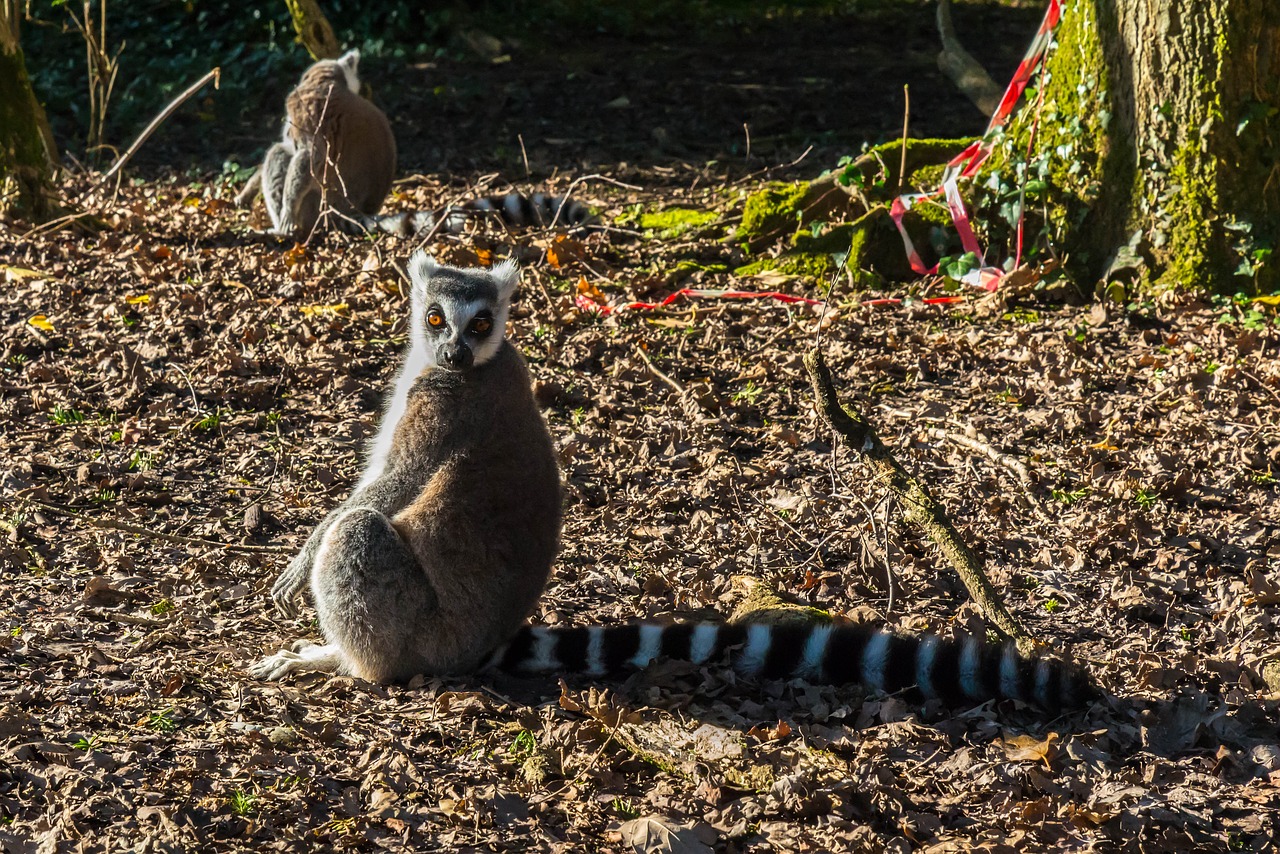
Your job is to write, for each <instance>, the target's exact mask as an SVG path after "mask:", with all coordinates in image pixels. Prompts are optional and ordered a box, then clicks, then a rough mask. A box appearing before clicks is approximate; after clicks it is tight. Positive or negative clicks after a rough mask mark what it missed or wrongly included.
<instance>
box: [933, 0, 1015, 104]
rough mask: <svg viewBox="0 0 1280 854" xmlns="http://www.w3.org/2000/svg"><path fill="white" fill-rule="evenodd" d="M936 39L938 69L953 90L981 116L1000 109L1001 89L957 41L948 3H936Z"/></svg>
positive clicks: (945, 1)
mask: <svg viewBox="0 0 1280 854" xmlns="http://www.w3.org/2000/svg"><path fill="white" fill-rule="evenodd" d="M938 37H939V38H940V39H941V40H942V52H941V53H939V54H938V68H939V70H941V71H942V73H943V74H945V75H947V77H949V78H951V82H952V83H955V84H956V88H958V89H959V90H960V91H961V92H962V93H964V96H965V97H966V98H968V99H969V100H970V101H972V102H973V103H974V106H976V107H977V108H978V109H979V110H982V112H983V114H984V115H988V116H989V115H991V114H993V113H994V112H995V111H996V108H997V107H999V106H1000V99H1001V98H1003V97H1004V90H1002V89H1001V88H1000V86H999V84H997V83H996V81H994V80H992V79H991V75H990V74H988V73H987V70H986V69H985V68H983V67H982V66H981V65H979V64H978V61H977V60H976V59H974V58H973V56H972V55H970V53H969V52H968V51H967V50H965V49H964V47H962V46H961V44H960V40H959V39H958V38H956V29H955V27H954V26H953V25H952V23H951V0H938Z"/></svg>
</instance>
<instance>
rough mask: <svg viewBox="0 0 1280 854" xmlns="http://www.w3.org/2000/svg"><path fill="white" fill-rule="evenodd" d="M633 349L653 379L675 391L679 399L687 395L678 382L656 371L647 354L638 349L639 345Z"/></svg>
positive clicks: (656, 367)
mask: <svg viewBox="0 0 1280 854" xmlns="http://www.w3.org/2000/svg"><path fill="white" fill-rule="evenodd" d="M634 349H635V351H636V355H638V356H639V357H640V358H641V359H643V360H644V363H645V365H646V366H647V367H648V368H649V371H650V372H651V373H652V374H653V375H654V376H655V377H657V378H658V379H660V380H662V381H663V382H664V383H666V384H667V385H669V386H671V387H672V388H673V389H675V392H676V394H678V395H680V396H681V397H684V396H685V394H687V392H686V391H685V388H684V386H682V385H680V383H679V382H677V381H676V380H673V379H672V378H671V377H669V376H667V375H666V374H664V373H663V372H662V371H660V370H659V369H658V366H657V365H655V364H654V363H653V361H652V360H651V359H650V358H649V356H648V354H647V353H645V351H644V350H642V349H641V348H640V345H639V344H637V345H636V346H635V348H634Z"/></svg>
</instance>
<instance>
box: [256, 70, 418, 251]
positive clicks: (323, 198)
mask: <svg viewBox="0 0 1280 854" xmlns="http://www.w3.org/2000/svg"><path fill="white" fill-rule="evenodd" d="M359 62H360V52H359V51H356V50H352V51H348V52H347V53H345V54H343V55H342V57H341V58H339V59H336V60H334V59H322V60H320V61H319V62H316V63H315V64H313V65H312V66H311V67H310V68H308V69H307V70H306V71H304V72H303V74H302V79H301V80H300V81H298V85H297V86H295V87H294V89H293V91H292V92H290V93H289V97H288V98H287V99H286V101H285V108H286V113H285V120H284V138H283V139H282V140H281V141H280V142H277V143H276V144H275V145H273V146H271V147H270V148H268V149H267V155H266V157H265V158H264V159H263V161H262V167H261V168H260V169H259V170H258V172H257V173H256V174H255V175H254V176H253V178H252V179H250V181H249V183H248V184H246V185H245V188H244V189H243V190H241V191H240V193H239V195H237V196H236V201H237V202H238V203H239V204H241V205H246V204H248V203H250V202H252V201H253V198H254V196H255V195H256V194H257V192H258V190H259V189H261V190H262V197H263V200H264V201H265V202H266V205H267V216H269V217H270V218H271V228H272V230H273V231H274V232H275V233H277V234H281V235H285V236H289V237H294V238H298V239H303V238H306V237H307V236H308V235H310V233H311V231H312V229H313V228H315V226H316V223H317V221H318V219H319V217H320V215H321V214H323V213H325V212H326V211H333V213H334V215H335V216H336V221H337V222H339V223H341V222H344V221H347V220H354V219H357V218H358V217H362V216H372V215H373V214H376V213H377V212H378V211H379V210H380V209H381V208H382V203H383V201H385V200H386V198H387V193H389V192H391V181H392V179H393V178H394V177H395V173H396V138H395V136H394V135H393V134H392V133H391V124H390V123H389V122H388V121H387V117H386V114H384V113H383V112H382V110H380V109H378V108H377V107H376V106H374V105H373V103H372V102H370V101H368V100H367V99H365V98H364V97H363V96H361V95H360V77H359V72H358V65H359Z"/></svg>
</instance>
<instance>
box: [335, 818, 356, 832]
mask: <svg viewBox="0 0 1280 854" xmlns="http://www.w3.org/2000/svg"><path fill="white" fill-rule="evenodd" d="M328 828H329V831H330V832H331V833H333V835H335V836H349V835H351V834H352V833H354V832H355V829H356V820H355V819H354V818H335V819H334V820H333V821H331V822H329V824H328Z"/></svg>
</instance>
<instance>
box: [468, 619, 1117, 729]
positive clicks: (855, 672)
mask: <svg viewBox="0 0 1280 854" xmlns="http://www.w3.org/2000/svg"><path fill="white" fill-rule="evenodd" d="M726 655H727V657H728V663H729V665H730V666H732V667H733V669H734V670H735V671H737V672H738V673H740V674H742V675H744V676H754V677H759V678H763V679H790V678H796V677H798V678H801V679H806V680H809V681H811V682H820V683H831V684H842V683H848V682H858V683H860V684H862V685H865V686H866V687H868V688H872V689H874V690H877V691H883V692H885V693H890V694H893V693H898V692H903V693H904V694H906V695H907V696H909V697H913V698H915V699H920V698H930V697H937V698H939V699H941V700H942V701H943V702H945V703H946V704H947V705H949V706H961V705H965V704H972V703H978V702H983V701H986V700H991V699H997V698H1007V699H1016V700H1022V701H1024V702H1027V703H1031V704H1033V705H1036V706H1039V707H1040V708H1042V709H1045V710H1047V711H1050V712H1057V711H1059V710H1063V709H1072V708H1080V707H1083V706H1084V705H1086V704H1087V703H1088V702H1089V701H1090V700H1092V699H1093V698H1094V697H1096V696H1098V691H1097V689H1096V688H1095V687H1094V685H1093V683H1092V682H1091V681H1090V680H1089V677H1088V676H1087V675H1086V674H1085V673H1084V672H1083V671H1082V670H1080V669H1078V668H1076V667H1072V666H1070V665H1068V664H1065V663H1064V662H1061V661H1058V660H1055V659H1050V658H1041V657H1038V656H1031V657H1026V656H1023V655H1021V654H1019V652H1018V650H1017V648H1016V647H1015V646H1014V645H1013V644H1012V643H1009V644H1004V645H991V644H985V643H983V642H981V641H979V640H977V639H976V638H972V637H971V638H967V639H964V640H961V641H953V640H949V639H945V638H941V637H938V636H937V635H918V636H917V635H899V634H893V633H891V632H886V631H880V630H877V629H872V628H868V627H865V626H853V625H825V626H811V625H788V624H782V625H764V624H745V625H721V624H716V623H697V624H693V623H681V624H674V625H667V626H659V625H653V624H645V623H641V624H635V625H626V626H610V627H607V628H604V627H600V626H592V627H586V628H568V629H552V628H542V627H538V628H532V627H525V628H522V629H521V630H520V631H519V632H517V633H516V635H515V637H513V638H512V639H511V640H510V641H509V642H508V643H507V644H506V645H505V646H502V647H499V648H498V649H497V650H496V651H494V653H493V654H492V655H491V656H490V658H489V660H488V662H487V664H486V665H485V667H486V668H496V669H498V670H503V671H506V672H509V673H514V674H537V673H581V674H585V675H589V676H606V675H611V674H616V673H621V672H625V671H627V670H631V669H636V668H643V667H645V666H647V665H648V664H649V663H650V662H652V661H654V660H655V659H657V658H659V657H662V658H667V659H675V660H679V661H691V662H693V663H694V664H704V663H707V662H712V663H715V662H720V661H724V660H725V657H726Z"/></svg>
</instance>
